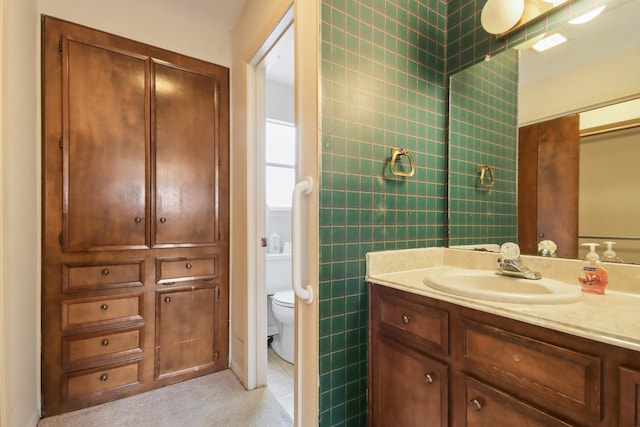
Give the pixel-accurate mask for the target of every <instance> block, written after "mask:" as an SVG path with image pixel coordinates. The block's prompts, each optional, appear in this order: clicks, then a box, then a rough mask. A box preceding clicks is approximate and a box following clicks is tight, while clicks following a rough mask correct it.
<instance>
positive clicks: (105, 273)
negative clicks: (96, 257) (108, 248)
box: [100, 268, 109, 276]
mask: <svg viewBox="0 0 640 427" xmlns="http://www.w3.org/2000/svg"><path fill="white" fill-rule="evenodd" d="M100 274H102V275H103V276H108V275H109V269H108V268H103V269H102V271H101V272H100Z"/></svg>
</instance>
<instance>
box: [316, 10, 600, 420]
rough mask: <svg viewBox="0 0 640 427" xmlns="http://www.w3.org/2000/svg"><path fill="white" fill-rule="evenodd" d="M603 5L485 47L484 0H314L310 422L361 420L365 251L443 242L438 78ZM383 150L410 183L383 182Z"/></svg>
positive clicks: (443, 93) (442, 86)
mask: <svg viewBox="0 0 640 427" xmlns="http://www.w3.org/2000/svg"><path fill="white" fill-rule="evenodd" d="M610 1H612V0H576V1H574V2H572V4H571V5H570V6H568V7H565V8H563V9H561V10H560V11H559V12H557V13H555V14H553V15H551V16H549V17H548V18H544V19H542V20H539V21H538V22H536V23H534V24H533V25H530V26H528V27H527V28H525V29H523V30H521V31H519V32H517V33H515V34H513V35H512V36H510V37H508V38H506V39H504V40H496V38H495V37H494V36H490V35H488V34H486V33H485V32H484V31H483V30H482V29H481V26H480V11H481V10H482V7H483V6H484V3H485V0H321V8H322V10H321V21H322V22H321V25H322V28H321V44H322V45H321V53H320V55H321V67H322V69H321V85H322V96H321V103H322V109H321V115H322V117H321V125H322V130H321V135H322V141H321V172H320V190H319V191H320V290H319V310H320V325H319V330H320V343H319V346H320V390H319V392H320V402H319V404H320V418H319V424H320V425H321V426H366V424H367V418H366V411H367V406H366V385H367V333H368V327H367V316H368V309H367V304H368V298H367V289H366V285H365V283H364V275H365V254H366V253H367V252H370V251H379V250H385V249H401V248H413V247H427V246H443V245H444V244H446V230H447V224H446V209H447V163H448V160H447V156H448V151H447V150H448V146H447V137H446V135H447V132H448V129H447V120H448V87H447V86H448V83H447V81H448V77H449V76H450V75H451V74H452V73H454V72H456V71H459V70H462V69H464V68H467V67H468V66H470V65H473V64H475V63H477V62H479V61H482V60H483V59H484V57H485V55H487V54H491V55H493V56H495V55H496V54H497V53H499V52H502V51H504V50H505V49H506V48H508V47H510V46H512V45H513V44H514V43H517V42H519V41H522V40H526V39H528V38H531V37H533V36H535V35H537V34H539V33H541V32H543V31H545V30H546V29H550V28H555V27H556V26H558V25H560V24H562V23H564V22H566V21H567V20H568V17H569V16H571V15H573V16H575V15H576V14H577V13H579V11H581V10H584V9H586V8H588V7H591V6H592V5H594V4H603V3H608V2H610ZM392 147H402V148H406V149H408V150H409V151H410V152H411V154H412V155H413V158H414V160H415V163H416V168H417V171H416V174H415V175H414V176H413V177H412V178H408V179H393V177H389V176H388V175H389V174H388V160H389V157H390V149H391V148H392Z"/></svg>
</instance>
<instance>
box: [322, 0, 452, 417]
mask: <svg viewBox="0 0 640 427" xmlns="http://www.w3.org/2000/svg"><path fill="white" fill-rule="evenodd" d="M445 9H446V8H445V2H444V1H437V0H435V1H434V0H430V1H429V2H426V1H416V0H395V1H391V0H386V1H385V0H370V1H356V0H324V1H323V2H322V46H321V49H322V52H321V63H322V154H321V162H322V166H321V176H320V291H319V293H320V295H319V304H320V307H319V309H320V325H319V326H320V425H331V426H339V425H345V426H346V425H353V426H363V425H366V411H367V402H366V386H367V338H368V336H367V334H368V328H367V322H368V321H367V316H368V308H367V304H368V298H367V288H366V284H365V282H364V276H365V254H366V253H367V252H371V251H379V250H385V249H401V248H415V247H426V246H442V245H444V236H445V230H446V227H445V220H446V217H445V210H446V203H445V201H446V187H445V182H446V166H447V163H446V152H445V124H446V111H445V107H446V105H445V94H446V79H445V74H444V70H445V45H444V42H445V34H444V28H445V20H446V16H445ZM392 147H401V148H406V149H407V150H409V152H410V153H411V155H412V156H413V159H414V162H415V167H416V172H415V175H414V176H413V177H411V178H398V177H396V176H392V175H390V172H389V164H388V161H389V158H390V154H391V148H392Z"/></svg>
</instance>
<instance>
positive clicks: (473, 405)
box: [469, 399, 482, 412]
mask: <svg viewBox="0 0 640 427" xmlns="http://www.w3.org/2000/svg"><path fill="white" fill-rule="evenodd" d="M469 406H471V409H473V410H474V411H476V412H479V411H480V410H482V403H480V401H479V400H478V399H471V401H470V402H469Z"/></svg>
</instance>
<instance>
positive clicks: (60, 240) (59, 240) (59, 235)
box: [58, 233, 62, 246]
mask: <svg viewBox="0 0 640 427" xmlns="http://www.w3.org/2000/svg"><path fill="white" fill-rule="evenodd" d="M58 243H59V244H60V246H62V233H60V234H58Z"/></svg>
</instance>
